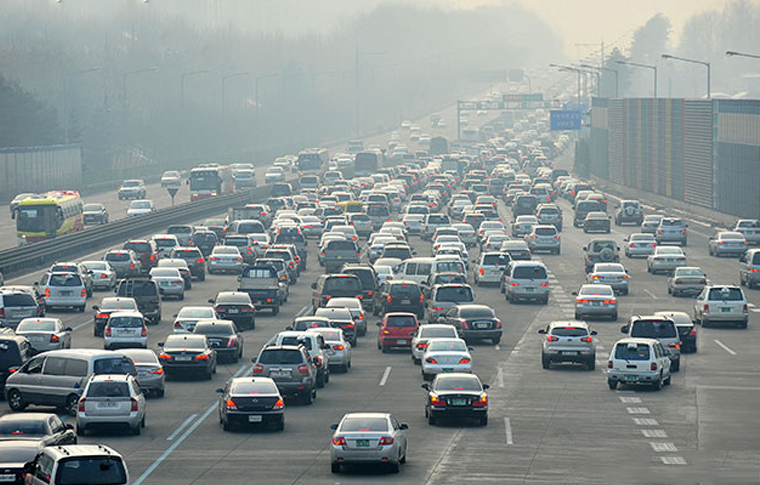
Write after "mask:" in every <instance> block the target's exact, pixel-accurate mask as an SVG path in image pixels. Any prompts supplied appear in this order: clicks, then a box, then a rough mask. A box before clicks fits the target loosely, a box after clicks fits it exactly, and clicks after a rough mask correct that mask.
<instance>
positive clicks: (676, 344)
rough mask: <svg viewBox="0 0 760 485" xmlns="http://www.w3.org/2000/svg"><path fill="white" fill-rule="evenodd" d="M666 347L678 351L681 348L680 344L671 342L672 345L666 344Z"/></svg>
mask: <svg viewBox="0 0 760 485" xmlns="http://www.w3.org/2000/svg"><path fill="white" fill-rule="evenodd" d="M668 347H670V348H671V349H680V348H681V344H680V343H678V342H672V343H670V344H668Z"/></svg>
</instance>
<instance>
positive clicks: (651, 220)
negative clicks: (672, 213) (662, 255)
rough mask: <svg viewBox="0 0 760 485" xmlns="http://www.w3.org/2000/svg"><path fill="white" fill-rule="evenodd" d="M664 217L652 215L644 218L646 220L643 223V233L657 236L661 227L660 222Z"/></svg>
mask: <svg viewBox="0 0 760 485" xmlns="http://www.w3.org/2000/svg"><path fill="white" fill-rule="evenodd" d="M663 217H665V216H662V215H660V214H650V215H648V216H644V220H643V221H642V222H641V232H642V233H643V234H652V235H654V234H656V233H657V228H658V227H659V226H660V222H661V221H662V219H663Z"/></svg>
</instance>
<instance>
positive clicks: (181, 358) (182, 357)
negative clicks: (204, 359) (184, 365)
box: [175, 355, 192, 362]
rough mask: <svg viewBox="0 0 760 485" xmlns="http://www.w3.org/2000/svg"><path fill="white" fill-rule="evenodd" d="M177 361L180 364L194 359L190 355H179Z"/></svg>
mask: <svg viewBox="0 0 760 485" xmlns="http://www.w3.org/2000/svg"><path fill="white" fill-rule="evenodd" d="M175 359H176V360H177V361H178V362H189V361H190V360H191V359H192V357H190V356H189V355H178V356H177V357H175Z"/></svg>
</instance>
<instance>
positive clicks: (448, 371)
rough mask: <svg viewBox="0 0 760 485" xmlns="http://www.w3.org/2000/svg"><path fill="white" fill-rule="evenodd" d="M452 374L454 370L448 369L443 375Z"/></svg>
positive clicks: (444, 370)
mask: <svg viewBox="0 0 760 485" xmlns="http://www.w3.org/2000/svg"><path fill="white" fill-rule="evenodd" d="M451 372H454V369H448V368H447V369H443V373H444V374H449V373H451Z"/></svg>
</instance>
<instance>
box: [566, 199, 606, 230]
mask: <svg viewBox="0 0 760 485" xmlns="http://www.w3.org/2000/svg"><path fill="white" fill-rule="evenodd" d="M576 200H577V199H576ZM592 212H604V209H603V207H602V204H601V203H599V201H596V200H588V199H586V200H577V203H576V204H575V213H574V214H573V226H575V227H583V226H584V224H585V223H586V217H587V216H588V215H589V214H590V213H592ZM606 217H607V216H606V213H605V218H606ZM609 222H610V221H609V219H607V226H609Z"/></svg>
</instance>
